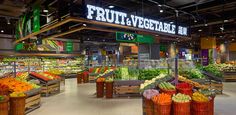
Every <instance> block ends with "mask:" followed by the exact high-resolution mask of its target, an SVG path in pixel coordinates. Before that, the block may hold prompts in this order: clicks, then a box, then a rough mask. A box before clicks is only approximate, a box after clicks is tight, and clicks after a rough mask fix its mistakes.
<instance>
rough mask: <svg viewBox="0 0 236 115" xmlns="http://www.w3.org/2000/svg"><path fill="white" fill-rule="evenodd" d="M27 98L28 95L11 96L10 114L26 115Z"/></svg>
mask: <svg viewBox="0 0 236 115" xmlns="http://www.w3.org/2000/svg"><path fill="white" fill-rule="evenodd" d="M25 99H26V97H11V98H10V115H25Z"/></svg>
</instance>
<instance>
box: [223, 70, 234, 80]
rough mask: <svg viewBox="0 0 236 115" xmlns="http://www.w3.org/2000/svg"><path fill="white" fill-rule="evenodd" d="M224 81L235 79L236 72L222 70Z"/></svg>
mask: <svg viewBox="0 0 236 115" xmlns="http://www.w3.org/2000/svg"><path fill="white" fill-rule="evenodd" d="M224 80H225V81H236V72H224Z"/></svg>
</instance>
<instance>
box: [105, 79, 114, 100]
mask: <svg viewBox="0 0 236 115" xmlns="http://www.w3.org/2000/svg"><path fill="white" fill-rule="evenodd" d="M112 97H113V82H106V98H112Z"/></svg>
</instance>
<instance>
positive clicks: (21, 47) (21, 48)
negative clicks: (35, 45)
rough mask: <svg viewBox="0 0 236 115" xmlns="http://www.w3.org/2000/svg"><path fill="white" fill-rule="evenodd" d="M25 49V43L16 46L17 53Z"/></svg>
mask: <svg viewBox="0 0 236 115" xmlns="http://www.w3.org/2000/svg"><path fill="white" fill-rule="evenodd" d="M23 49H24V44H23V43H18V44H16V46H15V50H16V51H20V50H23Z"/></svg>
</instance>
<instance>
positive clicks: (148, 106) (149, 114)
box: [143, 97, 154, 115]
mask: <svg viewBox="0 0 236 115" xmlns="http://www.w3.org/2000/svg"><path fill="white" fill-rule="evenodd" d="M143 101H144V102H143V104H144V111H145V113H146V115H153V114H154V111H153V110H154V105H153V102H152V100H151V99H146V98H145V97H143Z"/></svg>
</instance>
